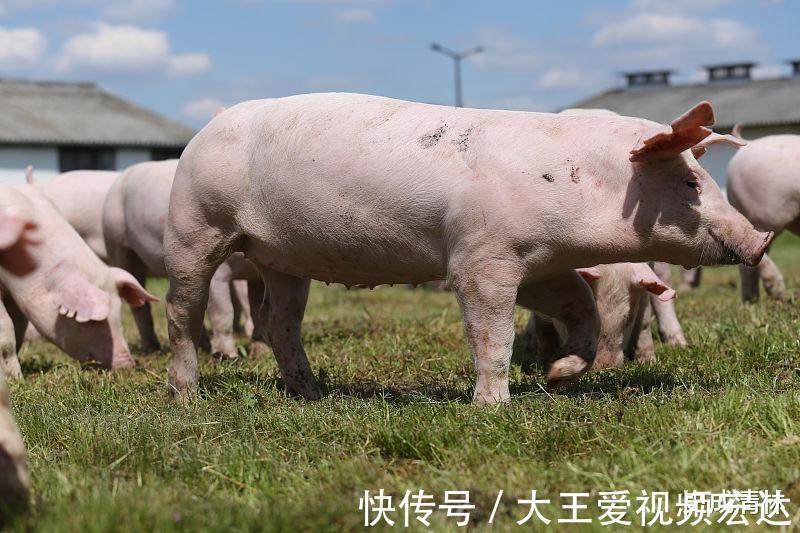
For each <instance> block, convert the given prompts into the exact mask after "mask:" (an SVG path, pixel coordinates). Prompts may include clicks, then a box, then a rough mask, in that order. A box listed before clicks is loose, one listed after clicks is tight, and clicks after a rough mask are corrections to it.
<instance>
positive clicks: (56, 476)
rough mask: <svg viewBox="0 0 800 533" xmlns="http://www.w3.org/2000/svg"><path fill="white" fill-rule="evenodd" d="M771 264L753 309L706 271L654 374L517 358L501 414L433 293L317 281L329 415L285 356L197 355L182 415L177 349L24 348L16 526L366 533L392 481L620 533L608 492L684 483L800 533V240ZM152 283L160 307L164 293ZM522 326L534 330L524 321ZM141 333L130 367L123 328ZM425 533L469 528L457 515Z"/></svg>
mask: <svg viewBox="0 0 800 533" xmlns="http://www.w3.org/2000/svg"><path fill="white" fill-rule="evenodd" d="M773 257H774V258H775V260H776V261H777V263H778V264H779V265H780V266H781V267H782V268H783V270H784V274H785V275H786V278H787V285H788V288H789V292H790V293H791V294H792V295H793V297H792V299H791V300H790V301H788V302H786V303H782V304H776V303H772V302H763V301H762V303H761V304H759V305H753V306H744V305H742V304H741V303H740V301H739V294H738V289H737V288H736V283H737V278H738V272H737V270H736V268H734V267H726V268H718V269H707V270H706V273H705V278H704V286H703V287H702V288H701V289H700V290H697V291H694V292H692V293H685V294H681V295H680V298H679V299H678V301H677V311H678V315H679V317H680V318H681V319H682V322H683V325H684V328H685V330H686V333H687V336H688V338H689V341H690V343H691V347H690V348H686V349H674V348H668V347H664V346H661V345H660V344H658V345H657V354H658V362H657V363H656V364H654V365H648V366H645V365H635V364H631V365H629V366H627V367H626V368H624V369H622V370H618V371H602V372H596V373H592V374H591V375H588V376H586V377H585V378H583V379H582V380H581V381H580V382H578V383H576V384H574V385H572V386H570V387H569V388H568V389H565V390H563V391H561V392H559V393H554V394H549V393H547V392H545V390H544V389H542V387H541V384H542V383H543V381H542V377H543V376H542V375H541V374H540V375H533V376H526V375H523V374H522V373H521V372H520V370H519V368H518V367H517V366H516V365H515V366H513V367H512V377H511V391H512V397H513V398H512V402H511V403H510V404H508V405H503V406H500V407H496V408H481V407H476V406H473V405H471V404H470V398H471V392H472V385H473V380H474V374H473V369H472V362H471V357H470V355H469V351H468V348H467V344H466V341H465V339H464V336H463V333H462V326H461V322H460V317H459V312H458V307H457V305H456V303H455V300H454V298H453V297H452V295H450V294H447V293H435V292H431V291H427V290H413V291H412V290H408V289H404V288H398V287H395V288H379V289H376V290H375V291H346V290H344V288H342V287H326V286H324V285H321V284H316V285H314V286H313V289H312V293H311V299H310V302H309V305H308V312H307V314H306V320H305V323H304V339H305V344H306V349H307V351H308V353H309V356H310V359H311V361H312V365H313V367H314V370H315V372H317V374H318V375H319V376H320V378H321V381H322V383H323V387H324V390H325V393H326V394H325V397H324V399H323V400H322V401H320V402H317V403H306V402H302V401H298V400H296V399H292V398H289V397H287V396H286V395H285V394H284V392H283V391H282V384H281V380H280V377H279V374H278V371H277V367H276V364H275V362H274V360H273V358H272V355H271V354H266V355H264V356H260V357H253V358H251V357H241V358H240V359H239V360H236V361H226V362H219V361H214V360H212V359H211V358H210V357H209V356H208V355H207V354H202V355H201V359H202V363H201V372H202V378H201V385H200V387H201V393H200V397H199V399H198V400H197V401H196V402H194V403H192V404H190V405H187V406H183V405H178V404H175V403H173V402H172V401H171V400H170V399H169V398H168V396H167V388H166V383H165V376H166V368H167V365H168V358H167V356H166V355H164V356H150V357H139V358H138V359H139V362H140V363H141V365H140V366H139V367H138V368H136V369H134V370H130V371H122V372H118V373H114V374H110V373H104V372H96V371H81V370H80V368H79V366H78V365H77V364H76V363H75V362H73V361H71V360H70V359H68V358H67V357H66V356H64V355H61V354H60V353H58V351H57V350H55V349H54V348H52V347H50V346H47V345H44V344H33V345H28V346H25V347H24V348H23V351H22V354H21V359H22V364H23V371H24V372H25V374H26V378H25V381H24V382H19V383H14V384H12V386H11V391H12V398H13V401H14V404H15V405H14V412H15V414H16V417H17V420H18V422H19V425H20V427H21V429H22V433H23V435H24V438H25V441H26V443H27V446H28V453H29V461H30V468H31V472H32V477H33V482H34V489H33V495H32V505H31V510H30V513H29V514H28V515H27V516H23V517H19V518H17V519H16V520H15V521H14V522H12V523H11V524H10V525H9V527H10V529H12V530H20V531H23V530H24V531H109V530H112V531H114V530H118V531H171V530H181V531H198V530H214V531H221V530H247V531H254V530H267V531H281V530H283V531H335V530H342V529H344V530H351V529H360V528H361V527H362V523H363V515H362V513H361V511H359V509H358V500H359V496H360V495H361V494H363V491H364V490H377V489H379V488H383V489H384V490H385V491H386V492H387V493H389V494H392V495H393V496H394V498H395V500H394V504H395V506H396V505H397V504H398V503H399V499H400V498H401V497H402V495H403V494H404V492H405V491H406V490H407V489H412V490H416V489H424V490H425V491H426V492H428V493H431V494H435V495H436V497H437V500H439V501H440V500H441V496H442V495H443V493H444V491H446V490H469V491H471V496H472V500H473V503H475V505H476V510H475V511H474V512H473V513H472V516H471V522H470V526H472V527H477V528H489V527H491V528H494V529H497V530H499V531H502V530H514V529H520V530H522V528H521V527H518V526H517V525H516V520H519V519H521V518H522V517H523V516H524V515H525V514H526V512H527V508H526V507H524V506H518V505H517V503H516V500H517V499H518V498H526V497H529V495H530V490H531V489H536V490H537V491H538V493H539V495H540V497H544V498H550V499H551V500H552V502H553V504H552V505H551V506H549V507H548V506H544V507H543V511H542V512H543V514H545V515H546V516H548V517H550V518H556V517H557V516H559V512H560V511H559V508H558V505H556V504H557V503H558V502H559V494H560V493H562V492H589V493H591V495H592V496H591V497H590V498H589V499H588V500H587V501H586V502H584V503H588V504H589V509H588V510H587V511H586V512H585V513H582V516H588V517H594V518H595V522H594V523H593V525H590V526H584V527H585V528H586V529H596V530H604V531H608V530H609V529H608V528H604V527H601V526H600V525H599V523H598V522H597V520H596V519H597V517H598V516H599V514H600V513H599V511H598V510H597V509H596V507H595V504H594V501H595V499H596V498H597V492H598V491H608V490H629V491H630V492H631V494H632V496H631V498H632V499H634V498H635V496H636V495H638V494H640V491H641V490H642V489H645V490H648V491H670V492H671V493H672V501H671V503H672V504H674V499H675V498H676V497H677V494H678V493H679V492H682V491H684V490H708V491H715V492H718V491H721V490H723V489H742V490H743V489H769V490H771V491H774V490H775V489H780V490H782V491H784V492H785V493H786V494H787V495H789V496H790V497H791V498H792V503H791V504H790V505H789V506H788V511H789V513H790V515H791V516H792V520H793V524H795V525H794V526H793V527H794V528H797V527H798V526H797V524H798V523H800V511H799V510H798V505H797V503H798V502H800V356H799V355H798V353H799V352H800V346H799V342H798V341H799V339H800V335H799V333H800V332H799V331H798V326H799V325H800V309H798V305H797V302H796V300H795V297H796V296H795V295H796V292H797V289H798V284H797V280H799V279H800V239H797V238H792V237H788V236H783V237H781V239H780V240H779V242H778V243H777V244H776V246H775V249H774V253H773ZM151 286H152V287H153V288H154V290H155V291H156V292H158V293H159V294H163V292H164V288H165V284H164V283H163V282H160V283H159V282H158V281H156V282H153V283H152V285H151ZM156 312H157V324H158V325H159V335H160V336H161V338H162V340H163V342H164V343H165V344H166V339H167V337H166V324H165V320H164V311H163V306H162V305H157V306H156ZM517 319H518V328H520V329H521V328H522V326H523V325H524V322H525V320H526V319H527V313H526V312H524V311H521V310H520V311H519V313H518V317H517ZM126 324H127V326H128V332H129V339H130V341H131V345H132V349H133V350H134V352H135V354H136V348H137V342H138V341H137V337H136V333H135V328H134V327H133V322H132V320H131V318H130V316H129V315H127V316H126ZM242 343H243V345H244V344H245V343H246V341H245V340H244V339H242ZM243 351H244V350H243ZM500 489H502V490H503V491H504V496H503V498H501V500H500V505H499V507H498V509H497V512H496V515H495V517H494V521H493V523H492V524H491V525H490V524H488V520H489V517H490V514H491V512H492V508H493V506H494V504H495V498H496V495H497V492H498V490H500ZM635 505H636V504H635V502H634V506H635ZM393 516H394V517H395V518H398V516H400V515H398V514H395V515H393ZM629 516H630V518H631V519H632V520H633V521H634V524H636V523H637V522H636V521H637V518H638V517H637V516H636V515H635V514H634V513H633V512H631V513H630V514H629ZM431 520H432V525H431V529H432V530H452V529H455V522H454V519H452V518H447V517H446V516H445V513H444V512H443V511H437V512H435V513H434V514H433V516H432V519H431ZM399 523H400V524H402V519H401V520H400V522H399ZM551 526H557V527H558V524H555V522H554V523H552V524H551ZM530 527H531V525H530V523H529V525H527V526H526V528H530ZM634 527H635V526H634ZM707 527H709V526H707ZM751 527H752V528H756V526H751ZM722 528H723V526H719V525H713V526H710V529H722ZM560 529H561V530H565V531H567V530H569V531H572V530H575V529H576V528H575V526H571V525H566V524H561V525H560ZM632 529H633V528H632ZM674 529H677V528H674ZM790 529H791V528H790Z"/></svg>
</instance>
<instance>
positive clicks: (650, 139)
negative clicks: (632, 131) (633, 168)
mask: <svg viewBox="0 0 800 533" xmlns="http://www.w3.org/2000/svg"><path fill="white" fill-rule="evenodd" d="M713 124H714V109H713V108H712V107H711V104H710V103H709V102H705V101H704V102H700V103H699V104H697V105H696V106H694V107H693V108H691V109H690V110H689V111H687V112H686V113H684V114H683V115H681V116H680V117H678V118H676V119H675V120H673V121H672V123H671V124H670V125H669V127H666V126H665V127H663V128H658V129H656V130H654V131H651V132H649V133H647V134H645V135H644V136H643V137H642V140H641V141H639V144H637V145H636V147H635V148H634V149H633V150H631V156H630V160H631V161H633V162H638V161H648V160H653V159H666V158H669V157H673V156H676V155H678V154H680V153H681V152H683V151H685V150H688V149H689V148H691V147H693V146H694V145H696V144H697V143H699V142H700V141H702V140H703V139H705V138H706V137H708V136H709V135H711V133H712V131H711V129H710V128H709V126H712V125H713Z"/></svg>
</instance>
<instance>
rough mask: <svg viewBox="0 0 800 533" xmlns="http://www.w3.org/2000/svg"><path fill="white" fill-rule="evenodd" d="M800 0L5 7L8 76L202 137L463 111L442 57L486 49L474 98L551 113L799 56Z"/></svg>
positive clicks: (2, 55)
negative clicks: (653, 77)
mask: <svg viewBox="0 0 800 533" xmlns="http://www.w3.org/2000/svg"><path fill="white" fill-rule="evenodd" d="M798 22H800V1H798V0H783V1H781V0H670V1H668V0H609V1H602V2H601V1H594V2H591V1H578V0H560V1H533V0H530V1H522V0H520V1H510V0H485V1H466V0H464V1H459V2H456V1H444V0H440V1H437V0H216V1H211V0H208V1H197V0H195V1H192V2H189V1H185V0H0V77H22V78H41V79H68V80H91V81H95V82H97V83H99V84H100V85H101V86H103V87H105V88H107V89H109V90H111V91H113V92H116V93H118V94H121V95H123V96H125V97H127V98H129V99H131V100H133V101H135V102H137V103H140V104H142V105H144V106H146V107H149V108H151V109H154V110H156V111H159V112H161V113H164V114H166V115H167V116H169V117H171V118H174V119H177V120H180V121H182V122H184V123H186V124H190V125H192V126H200V125H202V124H203V123H204V122H205V121H206V120H207V119H208V118H209V117H210V115H211V114H212V113H213V111H214V109H215V108H216V107H218V106H220V105H230V104H232V103H236V102H239V101H242V100H247V99H252V98H266V97H274V96H282V95H288V94H295V93H302V92H317V91H354V92H364V93H372V94H381V95H387V96H392V97H397V98H404V99H410V100H417V101H423V102H435V103H452V101H453V88H452V65H451V62H450V60H448V59H447V58H445V57H444V56H441V55H438V54H435V53H433V52H431V51H430V49H429V45H430V43H431V42H432V41H437V42H440V43H442V44H444V45H446V46H448V47H451V48H454V49H463V48H468V47H471V46H474V45H478V44H480V45H483V46H484V47H485V48H486V52H485V53H483V54H481V55H478V56H475V57H474V58H471V59H469V60H467V61H466V62H465V64H464V99H465V103H466V104H467V105H470V106H476V107H497V108H507V109H524V110H546V111H547V110H555V109H557V108H559V107H564V106H568V105H569V104H570V103H572V102H575V101H576V100H578V99H580V98H583V97H586V96H589V95H592V94H594V93H596V92H599V91H602V90H604V89H606V88H608V87H610V86H613V85H615V84H618V83H620V80H619V77H618V73H619V72H620V71H624V70H628V69H638V68H661V67H667V68H673V69H675V70H677V71H678V80H682V81H684V82H685V81H701V80H702V79H703V76H702V73H701V71H699V70H698V68H699V67H700V66H702V65H705V64H709V63H714V62H726V61H738V60H750V61H756V62H758V63H760V67H759V68H758V69H757V71H756V73H755V74H756V75H757V76H759V77H773V76H779V75H784V74H786V73H787V72H788V70H787V67H786V66H785V65H782V62H783V61H784V60H786V59H789V58H800V42H798V39H797V37H796V33H797V24H798Z"/></svg>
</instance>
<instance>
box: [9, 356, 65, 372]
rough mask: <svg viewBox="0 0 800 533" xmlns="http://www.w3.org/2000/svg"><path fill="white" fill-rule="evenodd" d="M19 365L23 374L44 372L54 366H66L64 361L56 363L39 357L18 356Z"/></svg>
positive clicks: (54, 367) (52, 368)
mask: <svg viewBox="0 0 800 533" xmlns="http://www.w3.org/2000/svg"><path fill="white" fill-rule="evenodd" d="M19 365H20V367H22V375H23V376H28V375H33V374H46V373H48V372H50V371H52V370H54V369H56V368H60V367H64V366H66V365H65V364H64V363H57V362H54V361H51V360H49V359H43V358H39V357H20V361H19Z"/></svg>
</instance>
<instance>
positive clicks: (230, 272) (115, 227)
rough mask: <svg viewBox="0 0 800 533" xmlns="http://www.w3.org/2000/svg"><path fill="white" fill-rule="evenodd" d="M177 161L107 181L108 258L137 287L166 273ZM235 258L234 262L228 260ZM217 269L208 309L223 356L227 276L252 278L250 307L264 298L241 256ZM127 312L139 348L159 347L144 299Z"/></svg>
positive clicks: (230, 349) (229, 352)
mask: <svg viewBox="0 0 800 533" xmlns="http://www.w3.org/2000/svg"><path fill="white" fill-rule="evenodd" d="M177 166H178V160H177V159H173V160H166V161H151V162H146V163H139V164H136V165H133V166H131V167H129V168H128V169H127V170H125V172H123V173H122V174H121V175H120V176H119V177H118V178H117V180H116V181H115V183H114V184H113V185H112V187H111V189H110V190H109V192H108V195H107V196H106V201H105V205H104V206H103V216H102V221H103V234H104V238H105V243H106V249H107V251H108V263H109V264H110V265H114V266H117V267H120V268H124V269H125V270H127V271H128V272H131V273H132V274H133V275H134V277H135V278H136V279H137V280H138V281H139V283H141V284H142V286H144V285H145V283H146V281H147V276H148V275H149V276H153V277H164V276H166V275H167V272H166V269H165V267H164V246H163V239H164V225H165V223H166V220H167V208H168V206H169V193H170V189H171V188H172V180H173V178H174V177H175V168H176V167H177ZM240 257H241V254H240ZM234 261H235V262H236V265H235V267H234V266H231V265H230V263H232V262H234ZM234 269H235V270H236V271H235V272H234ZM220 271H221V272H220V274H219V275H218V276H217V277H215V278H214V281H213V283H212V289H211V294H212V296H211V299H210V302H209V309H208V316H209V320H210V322H211V327H212V337H211V350H212V351H213V352H214V353H219V354H223V355H225V356H227V357H236V345H235V342H234V337H233V319H234V309H233V303H232V301H231V288H230V286H229V281H232V280H234V279H250V280H252V282H253V284H254V287H253V288H252V290H251V292H252V294H253V298H255V299H256V302H255V303H254V305H253V307H254V309H259V308H260V305H261V299H259V298H263V289H261V290H259V288H258V287H260V286H262V283H261V280H260V279H259V276H258V273H257V272H256V271H255V269H254V268H253V267H252V266H251V265H250V264H249V262H247V261H245V260H243V259H242V260H240V261H237V260H236V258H235V257H234V258H231V259H230V261H229V262H228V263H226V264H225V265H224V266H223V267H222V268H221V269H220ZM132 311H133V316H134V319H135V320H136V326H137V327H138V329H139V336H140V339H141V348H142V351H144V352H155V351H158V350H160V349H161V345H160V343H159V341H158V337H157V336H156V332H155V328H154V327H153V314H152V311H151V309H150V306H149V305H148V304H147V303H145V305H143V306H140V307H137V308H133V310H132ZM265 337H266V335H265V334H263V333H262V331H261V327H257V328H255V330H254V332H253V338H254V340H256V341H261V340H262V339H263V338H265Z"/></svg>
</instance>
